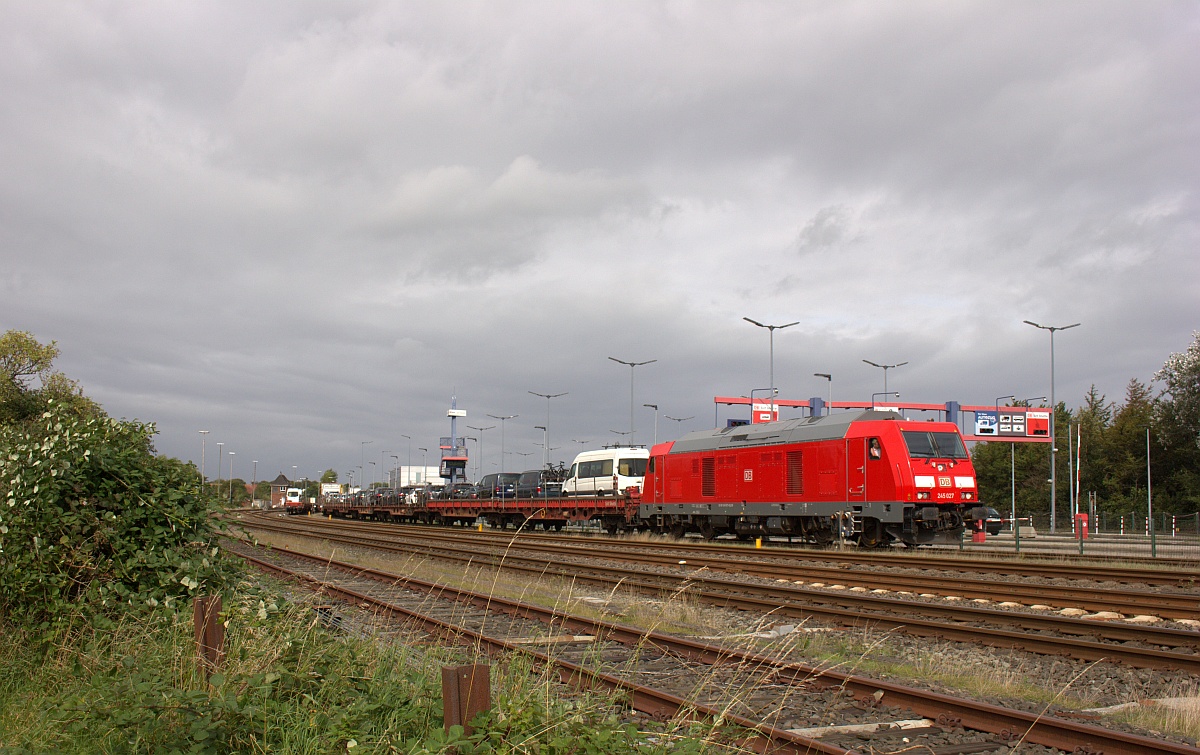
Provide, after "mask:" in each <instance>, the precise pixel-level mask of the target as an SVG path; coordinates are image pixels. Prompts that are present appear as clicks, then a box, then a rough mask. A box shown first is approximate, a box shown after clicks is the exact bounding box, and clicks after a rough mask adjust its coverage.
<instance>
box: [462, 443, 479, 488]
mask: <svg viewBox="0 0 1200 755" xmlns="http://www.w3.org/2000/svg"><path fill="white" fill-rule="evenodd" d="M463 440H464V441H468V440H473V441H475V443H477V444H478V443H479V438H476V437H475V436H474V435H464V436H463ZM472 458H474V459H475V478H474V479H475V481H476V482H479V456H478V455H475V456H474V457H472Z"/></svg>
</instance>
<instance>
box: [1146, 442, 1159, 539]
mask: <svg viewBox="0 0 1200 755" xmlns="http://www.w3.org/2000/svg"><path fill="white" fill-rule="evenodd" d="M1146 528H1147V529H1149V530H1150V558H1157V557H1158V547H1157V543H1155V542H1154V498H1153V496H1152V495H1151V494H1150V428H1149V427H1147V428H1146Z"/></svg>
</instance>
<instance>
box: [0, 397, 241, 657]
mask: <svg viewBox="0 0 1200 755" xmlns="http://www.w3.org/2000/svg"><path fill="white" fill-rule="evenodd" d="M154 433H155V429H154V426H153V424H148V423H141V422H135V421H124V420H115V419H112V418H110V417H108V416H106V415H104V414H103V413H101V412H92V413H80V412H78V411H76V410H75V409H74V408H73V407H72V406H70V405H69V404H64V403H63V402H57V401H54V400H50V401H49V402H48V404H47V409H46V411H44V412H43V413H42V414H41V415H40V416H39V417H37V418H32V419H30V420H28V421H26V422H23V423H19V424H9V425H2V426H0V612H2V613H4V614H5V615H6V616H7V617H8V618H9V619H10V620H11V621H14V622H15V623H17V624H19V625H22V626H25V627H29V628H32V629H34V630H35V636H36V639H38V640H41V641H43V642H52V641H53V640H54V639H55V638H56V637H58V636H60V635H61V634H62V632H63V631H65V630H66V628H67V627H68V626H69V624H70V622H72V621H73V620H74V619H75V618H77V617H83V618H86V619H89V620H93V621H101V622H103V621H106V620H108V619H111V617H113V616H115V615H116V614H117V613H118V612H119V611H121V610H124V609H127V608H128V607H130V606H137V607H147V606H148V607H154V606H156V605H159V604H168V605H170V604H171V603H173V602H174V601H177V600H179V599H182V598H185V597H186V596H188V595H190V594H191V593H193V592H195V591H198V590H219V589H221V587H222V586H223V585H224V584H225V583H226V581H227V579H228V578H229V576H230V575H231V574H232V573H233V569H232V567H231V566H230V563H229V561H228V560H227V559H226V558H224V557H223V555H222V553H221V551H220V549H219V548H218V547H217V541H216V533H215V531H214V525H213V519H212V518H211V515H212V514H213V513H214V512H215V511H216V510H217V506H218V504H217V502H215V501H214V500H212V499H211V498H210V497H207V496H205V495H204V494H203V493H202V492H201V489H200V479H199V475H198V474H197V473H196V470H195V468H194V467H193V466H192V465H185V464H184V463H183V462H181V461H179V460H177V459H172V458H167V457H162V456H157V455H156V454H155V453H154V449H153V446H152V444H151V439H152V437H153V435H154Z"/></svg>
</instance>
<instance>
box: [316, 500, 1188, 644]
mask: <svg viewBox="0 0 1200 755" xmlns="http://www.w3.org/2000/svg"><path fill="white" fill-rule="evenodd" d="M309 521H311V520H309ZM317 521H321V520H317ZM322 526H338V527H344V528H348V529H349V531H354V532H361V533H364V534H366V535H373V534H378V533H379V531H380V530H379V525H376V524H355V523H349V522H331V521H330V520H325V522H324V524H323V525H322ZM397 532H399V533H403V535H404V536H405V538H407V539H410V540H411V539H423V540H427V541H432V542H447V541H461V539H462V538H463V537H470V538H471V541H472V542H478V539H479V538H480V535H481V534H482V539H484V540H488V541H491V542H493V543H497V544H502V545H506V546H507V545H508V544H509V543H510V542H512V540H513V536H512V533H489V532H486V531H485V532H484V533H478V532H470V533H464V532H463V531H462V530H458V531H454V530H449V531H447V530H430V529H429V528H427V527H402V528H400V529H399V530H397ZM520 542H521V544H522V546H524V547H529V548H536V549H537V550H538V551H539V552H542V553H553V554H558V555H563V556H573V555H579V554H580V553H581V552H584V551H586V552H587V553H588V555H593V556H594V555H598V554H601V553H602V554H604V556H605V557H606V558H610V559H613V560H619V561H629V562H635V563H643V564H645V563H650V564H658V565H661V566H673V565H676V564H678V563H679V561H680V559H681V558H682V559H684V560H686V561H687V562H688V565H689V566H690V567H692V568H696V569H699V568H705V569H708V570H710V571H720V572H733V573H741V574H749V575H752V576H756V577H761V578H763V579H786V580H788V581H789V582H795V581H797V580H798V579H800V580H801V581H803V582H805V583H807V584H813V583H821V584H841V585H843V586H845V587H847V588H852V587H868V588H870V589H884V590H888V591H891V592H912V593H916V594H930V593H932V594H940V595H943V596H945V595H953V596H955V597H960V598H966V599H987V600H991V601H995V602H1000V601H1010V602H1016V603H1022V604H1026V605H1036V604H1050V605H1057V606H1064V605H1069V606H1074V607H1078V608H1082V609H1085V610H1087V611H1090V612H1099V611H1113V612H1117V613H1121V614H1127V615H1156V616H1162V617H1165V618H1170V619H1190V620H1195V621H1200V594H1197V593H1196V592H1194V591H1192V592H1169V591H1167V590H1165V589H1161V586H1162V585H1164V584H1166V585H1170V586H1175V585H1178V584H1180V583H1184V584H1186V583H1187V580H1188V578H1187V577H1186V575H1184V574H1183V573H1181V572H1180V571H1178V570H1175V571H1172V572H1166V573H1154V572H1150V571H1148V570H1131V569H1107V570H1104V569H1101V570H1100V576H1095V575H1094V574H1092V572H1091V571H1085V570H1071V571H1070V572H1068V574H1054V573H1053V572H1052V571H1050V570H1048V569H1042V568H1037V567H1034V568H1031V569H1029V570H1028V572H1029V573H1022V574H1021V576H1027V577H1034V576H1036V577H1040V578H1051V577H1053V578H1054V579H1057V580H1060V581H1061V580H1064V579H1068V578H1071V577H1072V576H1073V577H1074V578H1075V579H1085V578H1086V579H1087V580H1088V581H1089V582H1093V583H1094V582H1097V581H1105V582H1116V583H1124V584H1130V583H1133V582H1134V581H1135V579H1136V578H1141V579H1142V580H1143V582H1142V583H1140V585H1139V587H1137V588H1119V587H1111V586H1106V587H1094V586H1084V585H1077V584H1076V585H1072V584H1061V583H1055V584H1041V583H1030V582H1027V581H1020V582H1017V581H1009V580H1005V581H1003V582H1002V583H998V582H997V579H996V574H997V572H995V571H990V570H994V569H997V566H996V565H995V563H994V562H964V561H963V560H961V559H960V560H952V559H933V560H927V559H923V558H922V559H920V560H917V559H914V558H912V557H908V558H904V557H893V558H891V559H881V560H879V561H869V562H867V563H869V564H870V565H871V566H875V567H877V568H876V569H875V570H864V569H858V568H857V567H860V566H862V564H861V563H858V562H855V561H850V560H849V559H850V558H853V557H851V556H845V555H843V556H841V559H842V560H840V561H832V560H828V559H821V561H818V563H821V562H822V561H824V562H827V563H830V564H832V565H829V566H818V565H814V563H812V560H811V559H808V558H804V559H803V560H802V561H800V560H798V559H797V558H795V557H789V556H788V555H784V556H782V557H781V556H778V555H776V554H775V553H773V552H768V553H767V554H762V555H760V554H761V553H762V552H761V551H749V552H747V549H745V548H736V549H732V548H729V547H721V546H717V547H715V548H714V547H713V546H706V545H704V544H674V543H664V544H659V543H636V544H630V543H629V542H628V541H621V540H608V539H603V540H599V539H597V540H593V539H588V540H581V539H579V538H560V537H554V536H533V537H529V536H525V535H523V536H522V537H521V538H520ZM731 551H733V553H732V554H731ZM878 567H890V568H892V569H905V570H908V571H900V572H893V571H888V572H884V571H880V570H878ZM999 568H1001V569H1003V571H1002V572H999V573H1000V574H1002V575H1004V576H1008V575H1009V574H1011V571H1010V569H1009V567H1008V566H1007V565H1005V566H1002V567H999ZM1018 568H1019V567H1018ZM913 570H921V572H922V573H911V572H912V571H913ZM934 570H936V571H939V572H942V574H934V573H928V572H931V571H934ZM946 572H952V573H953V574H954V577H953V582H952V583H948V582H947V579H946V577H945V576H944V574H945V573H946ZM973 572H974V573H978V574H979V576H975V577H972V576H970V575H971V574H972V573H973ZM1197 578H1200V575H1197ZM948 585H949V590H948V589H947V586H948ZM1152 586H1157V587H1158V588H1159V589H1153V590H1150V589H1147V588H1148V587H1152Z"/></svg>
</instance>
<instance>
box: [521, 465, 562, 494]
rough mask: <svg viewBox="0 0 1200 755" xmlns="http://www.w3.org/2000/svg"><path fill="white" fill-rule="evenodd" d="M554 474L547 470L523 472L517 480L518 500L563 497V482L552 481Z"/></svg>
mask: <svg viewBox="0 0 1200 755" xmlns="http://www.w3.org/2000/svg"><path fill="white" fill-rule="evenodd" d="M553 476H554V474H553V473H552V472H549V471H547V470H545V469H531V470H529V471H528V472H522V473H521V477H520V478H519V479H518V480H517V498H557V497H559V496H560V495H562V488H563V484H562V481H561V480H552V479H550V478H551V477H553Z"/></svg>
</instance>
